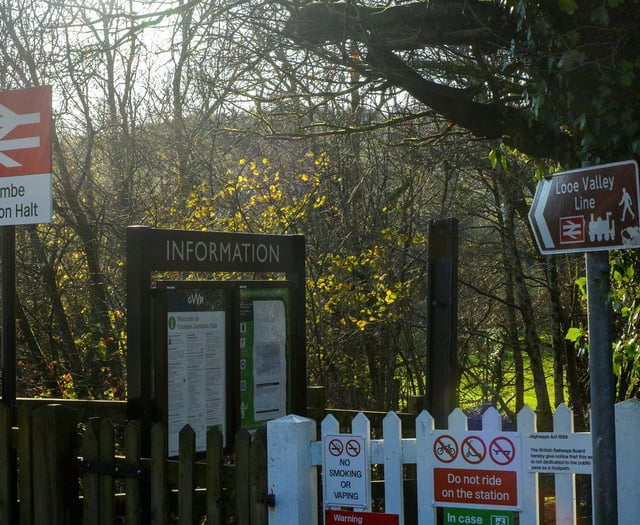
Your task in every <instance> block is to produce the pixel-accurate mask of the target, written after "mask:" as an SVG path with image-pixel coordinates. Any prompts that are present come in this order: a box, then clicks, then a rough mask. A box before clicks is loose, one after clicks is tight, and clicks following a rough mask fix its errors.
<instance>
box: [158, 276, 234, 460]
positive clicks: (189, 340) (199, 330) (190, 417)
mask: <svg viewBox="0 0 640 525" xmlns="http://www.w3.org/2000/svg"><path fill="white" fill-rule="evenodd" d="M166 300H167V319H166V326H167V334H166V341H167V345H166V350H167V353H166V370H167V418H166V419H167V429H168V446H169V455H170V456H174V455H177V454H178V435H179V432H180V430H181V429H182V428H183V427H184V426H185V425H187V424H188V425H190V426H191V427H192V428H193V430H194V431H195V435H196V450H197V451H198V452H200V451H204V450H206V433H207V430H208V429H209V428H210V427H214V426H216V427H218V428H220V430H221V431H222V434H223V436H224V435H225V433H226V370H225V368H226V328H225V325H226V317H225V295H224V291H223V290H221V289H211V288H204V287H202V288H194V287H188V288H178V287H171V286H169V287H167V290H166Z"/></svg>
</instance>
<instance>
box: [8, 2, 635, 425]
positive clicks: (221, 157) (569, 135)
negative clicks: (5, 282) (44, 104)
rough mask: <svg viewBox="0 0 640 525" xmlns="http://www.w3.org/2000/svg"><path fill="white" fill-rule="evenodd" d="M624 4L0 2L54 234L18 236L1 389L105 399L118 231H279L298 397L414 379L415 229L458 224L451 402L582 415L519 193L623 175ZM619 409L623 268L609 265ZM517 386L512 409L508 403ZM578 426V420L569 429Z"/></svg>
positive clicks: (393, 392)
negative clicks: (34, 121)
mask: <svg viewBox="0 0 640 525" xmlns="http://www.w3.org/2000/svg"><path fill="white" fill-rule="evenodd" d="M639 13H640V6H639V3H638V2H637V1H631V0H626V1H611V0H609V1H607V2H580V5H578V4H577V3H575V2H573V1H571V0H565V1H559V2H548V3H545V4H544V6H539V5H538V4H537V3H534V2H524V1H511V0H510V1H507V2H506V3H503V4H498V3H494V2H483V1H475V2H474V1H467V2H458V1H455V0H449V1H442V0H439V1H431V2H429V3H426V2H415V3H406V4H405V3H402V4H397V5H396V4H390V5H388V6H386V7H385V8H380V7H376V6H372V5H368V4H366V3H357V4H356V3H350V4H348V5H347V4H340V3H331V4H323V3H315V4H310V5H305V4H304V3H275V2H264V3H262V2H259V1H250V2H249V1H243V0H240V1H237V2H210V1H205V0H202V1H197V0H195V1H193V0H192V1H188V2H187V1H175V2H162V1H157V2H144V3H142V2H134V1H133V0H129V1H125V0H109V1H107V0H100V1H95V2H90V3H89V4H86V3H80V2H77V3H76V2H75V1H70V2H64V3H50V2H41V1H35V2H33V1H29V2H25V1H21V0H20V1H15V2H4V3H0V33H1V34H3V35H5V37H4V45H3V46H2V47H1V48H0V53H1V62H2V64H3V67H2V68H0V89H15V88H19V87H26V86H30V85H39V84H50V85H52V86H53V92H54V114H55V117H54V123H55V136H54V144H53V150H54V186H55V187H54V192H55V197H54V201H55V218H54V221H53V222H52V223H50V224H43V225H38V226H25V227H20V228H18V301H17V306H18V317H19V319H18V327H19V333H18V337H19V341H18V343H19V363H18V368H19V383H18V388H19V395H25V396H70V397H73V396H78V397H90V398H124V397H125V396H126V369H125V355H126V326H125V310H124V308H125V293H124V288H123V276H124V266H125V264H126V261H124V259H123V257H124V246H123V243H124V231H125V228H126V226H127V225H129V224H136V223H139V224H147V225H151V226H157V227H171V228H206V229H211V230H214V229H224V230H228V231H265V232H269V233H303V234H304V235H305V236H306V239H307V252H308V260H307V268H308V276H307V290H308V310H307V326H308V343H309V349H308V352H309V359H308V360H309V366H308V376H309V382H310V384H321V385H325V386H326V387H327V392H328V397H329V401H330V403H331V404H333V405H334V406H340V407H349V408H363V409H365V408H367V409H384V410H389V409H398V408H400V409H401V408H404V407H405V406H406V403H407V399H408V396H410V395H414V394H418V393H421V392H424V389H425V385H424V381H425V366H426V364H425V348H424V346H425V308H426V305H425V303H424V298H425V289H424V283H425V262H426V261H425V257H426V247H427V243H428V239H427V238H426V232H427V226H428V223H429V221H430V220H433V219H438V218H443V217H456V218H457V219H458V220H459V222H460V265H459V267H460V286H459V294H460V297H459V323H458V324H459V334H458V337H459V352H460V353H459V366H460V371H461V382H462V385H463V388H462V389H461V391H460V401H461V405H462V406H464V407H471V406H476V405H478V404H481V403H483V402H492V403H495V404H497V406H498V407H499V408H501V409H503V410H505V411H506V412H507V413H513V412H514V411H515V410H517V409H519V408H520V407H521V406H522V404H523V403H524V402H525V399H529V400H532V403H533V404H534V405H535V406H534V408H537V409H538V410H539V411H540V414H542V415H543V416H548V415H549V414H550V411H551V408H552V407H553V406H555V405H557V404H558V403H560V402H568V403H569V404H570V405H571V406H572V407H573V408H574V410H575V411H576V413H577V414H578V416H579V418H582V419H581V421H582V424H584V422H585V421H586V414H587V412H586V410H587V408H588V406H587V404H588V370H587V354H588V349H587V345H586V336H587V334H586V314H585V298H584V282H583V276H584V264H583V260H582V257H580V256H556V257H542V256H540V255H539V254H538V253H537V250H536V248H535V246H534V244H533V242H532V237H531V233H530V231H529V225H528V223H527V218H526V216H527V212H528V208H529V205H530V202H531V198H532V195H533V192H534V190H535V185H536V178H537V177H540V176H543V175H545V174H549V173H552V172H553V171H557V170H559V169H568V168H574V167H576V166H578V165H579V164H580V162H583V161H592V162H596V163H597V162H608V161H615V160H626V159H629V158H635V156H636V155H637V152H638V148H640V135H639V133H638V124H637V122H640V119H639V118H638V117H639V115H638V112H639V105H638V97H639V93H640V89H639V88H640V86H639V85H638V84H639V78H640V77H639V76H638V67H639V66H640V62H639V60H638V58H637V57H638V56H640V53H638V34H637V31H634V28H635V27H637V24H636V25H634V24H635V23H636V21H637V19H638V15H639ZM611 268H612V277H613V284H614V293H613V297H612V302H613V305H614V309H615V323H614V324H615V326H614V332H615V339H616V342H615V344H616V347H615V370H616V373H617V386H618V396H619V398H620V399H624V398H627V397H632V396H635V395H637V392H638V366H637V354H638V352H637V350H638V345H637V337H638V335H637V332H638V318H639V317H640V306H639V305H638V300H637V297H638V276H637V275H636V272H635V270H636V269H637V268H638V260H637V253H636V251H635V250H628V251H626V252H624V253H619V252H612V253H611ZM532 392H533V394H534V395H533V396H531V395H530V394H531V393H532ZM578 426H580V424H579V425H578Z"/></svg>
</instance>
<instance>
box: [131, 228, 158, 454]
mask: <svg viewBox="0 0 640 525" xmlns="http://www.w3.org/2000/svg"><path fill="white" fill-rule="evenodd" d="M150 231H151V228H149V227H147V226H129V227H128V228H127V247H126V253H127V259H126V260H127V417H128V418H129V419H138V420H140V421H141V426H142V428H143V429H144V430H145V432H143V433H142V439H143V443H142V450H143V453H148V452H149V447H150V441H149V432H148V431H149V430H150V429H151V423H152V421H153V419H154V407H153V406H152V399H153V398H154V395H153V390H152V382H153V375H152V374H153V372H152V371H153V370H154V368H153V362H152V355H153V353H152V348H151V282H150V279H151V267H150V266H149V264H148V263H149V258H148V254H149V246H148V244H149V235H148V234H149V232H150Z"/></svg>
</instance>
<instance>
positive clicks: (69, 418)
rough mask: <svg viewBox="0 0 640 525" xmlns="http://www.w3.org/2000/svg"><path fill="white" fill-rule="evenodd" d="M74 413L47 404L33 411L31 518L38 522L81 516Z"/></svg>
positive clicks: (62, 523)
mask: <svg viewBox="0 0 640 525" xmlns="http://www.w3.org/2000/svg"><path fill="white" fill-rule="evenodd" d="M76 426H77V422H76V413H75V412H74V411H73V410H72V409H70V408H66V407H64V406H62V405H46V406H43V407H40V408H38V409H37V410H35V411H34V413H33V427H32V428H33V437H32V440H33V467H34V471H35V472H37V475H36V476H35V477H34V479H33V484H34V494H33V495H34V498H33V499H34V521H35V523H38V525H71V524H76V523H79V522H80V517H81V515H82V512H81V509H80V508H79V504H78V503H79V499H78V475H77V473H75V472H74V469H73V467H74V466H75V464H76V462H77V460H76V453H75V452H76V451H75V449H74V446H75V443H76V441H77V428H76Z"/></svg>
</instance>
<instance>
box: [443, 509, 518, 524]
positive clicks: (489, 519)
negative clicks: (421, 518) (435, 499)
mask: <svg viewBox="0 0 640 525" xmlns="http://www.w3.org/2000/svg"><path fill="white" fill-rule="evenodd" d="M444 523H445V525H446V524H449V523H451V524H456V525H513V512H505V511H504V510H493V509H444Z"/></svg>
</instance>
